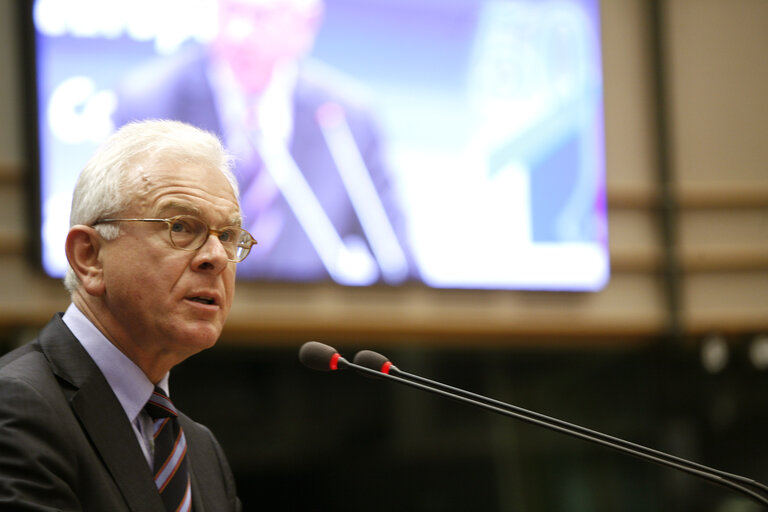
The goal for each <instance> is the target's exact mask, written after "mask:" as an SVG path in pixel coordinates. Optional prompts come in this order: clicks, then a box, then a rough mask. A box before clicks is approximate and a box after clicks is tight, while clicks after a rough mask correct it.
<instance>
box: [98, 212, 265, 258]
mask: <svg viewBox="0 0 768 512" xmlns="http://www.w3.org/2000/svg"><path fill="white" fill-rule="evenodd" d="M179 219H194V220H195V221H197V222H200V223H201V224H203V225H204V226H205V228H206V230H207V231H208V236H206V237H204V238H202V239H201V241H200V244H199V245H198V246H197V247H194V248H193V247H179V246H178V245H176V243H175V242H174V241H173V231H172V229H173V223H174V222H176V221H178V220H179ZM109 222H165V223H166V225H168V239H169V240H170V242H171V247H173V248H174V249H179V250H182V251H191V252H194V251H197V250H199V249H200V248H201V247H203V246H204V245H205V244H206V242H208V238H209V237H210V236H211V235H215V236H216V238H218V239H219V242H220V243H221V244H222V245H224V246H225V247H226V246H227V245H232V246H234V247H235V249H237V247H242V248H244V249H246V251H245V255H244V256H243V257H242V258H240V259H232V258H230V257H229V254H227V261H230V262H232V263H240V262H241V261H243V260H244V259H245V258H247V257H248V255H249V254H250V253H251V247H253V246H254V245H256V244H257V243H258V242H257V241H256V239H255V238H253V235H251V234H250V233H249V232H248V231H247V230H245V229H243V228H241V227H240V226H224V227H223V228H221V229H213V228H212V227H211V226H209V225H208V223H207V222H205V221H203V220H201V219H199V218H197V217H195V216H194V215H175V216H173V217H168V218H167V219H138V218H130V219H117V218H115V219H99V220H97V221H96V222H94V223H93V224H91V226H97V225H99V224H106V223H109ZM231 228H237V229H238V230H240V231H242V232H243V233H245V234H246V235H248V240H247V241H246V243H247V244H248V246H247V247H245V246H243V245H239V244H237V243H231V242H224V241H222V240H221V238H220V235H221V234H222V233H224V232H225V231H226V230H227V229H231ZM225 252H226V250H225Z"/></svg>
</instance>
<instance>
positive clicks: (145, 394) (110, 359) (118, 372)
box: [62, 304, 168, 422]
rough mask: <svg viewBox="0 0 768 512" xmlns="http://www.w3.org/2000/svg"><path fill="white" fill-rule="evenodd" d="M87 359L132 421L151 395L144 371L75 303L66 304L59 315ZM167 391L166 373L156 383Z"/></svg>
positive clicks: (151, 385) (151, 388) (152, 387)
mask: <svg viewBox="0 0 768 512" xmlns="http://www.w3.org/2000/svg"><path fill="white" fill-rule="evenodd" d="M62 319H63V320H64V323H65V324H66V325H67V327H69V330H70V331H72V334H74V335H75V338H77V340H78V341H79V342H80V344H81V345H82V346H83V348H84V349H85V351H86V352H88V355H90V356H91V359H93V361H94V362H95V363H96V366H98V367H99V370H101V373H102V374H103V375H104V378H105V379H107V383H109V387H111V388H112V391H113V392H114V393H115V396H116V397H117V400H118V401H119V402H120V405H121V406H122V407H123V410H124V411H125V414H126V415H127V416H128V419H129V420H130V421H131V422H133V421H134V420H135V419H136V416H137V415H138V414H139V413H140V412H141V411H142V410H143V409H144V406H145V405H146V403H147V400H149V397H150V396H151V395H152V391H153V390H154V388H155V385H154V384H152V382H150V380H149V379H148V378H147V376H146V375H145V374H144V372H143V371H142V370H141V368H139V367H138V366H136V364H135V363H134V362H133V361H131V360H130V359H129V358H128V356H126V355H125V354H123V353H122V352H121V351H120V350H119V349H118V348H117V347H116V346H115V345H114V344H112V342H110V341H109V340H108V339H107V338H106V336H104V334H103V333H102V332H101V331H99V329H98V328H97V327H96V326H95V325H93V323H92V322H91V321H90V320H89V319H88V318H87V317H86V316H85V315H84V314H83V313H82V312H81V311H80V310H79V309H78V308H77V306H75V305H74V304H70V305H69V307H68V308H67V311H66V312H65V313H64V316H63V318H62ZM158 386H159V387H160V388H161V389H162V390H163V391H165V393H166V394H167V393H168V373H166V374H165V376H164V377H163V379H162V380H161V381H160V382H159V383H158Z"/></svg>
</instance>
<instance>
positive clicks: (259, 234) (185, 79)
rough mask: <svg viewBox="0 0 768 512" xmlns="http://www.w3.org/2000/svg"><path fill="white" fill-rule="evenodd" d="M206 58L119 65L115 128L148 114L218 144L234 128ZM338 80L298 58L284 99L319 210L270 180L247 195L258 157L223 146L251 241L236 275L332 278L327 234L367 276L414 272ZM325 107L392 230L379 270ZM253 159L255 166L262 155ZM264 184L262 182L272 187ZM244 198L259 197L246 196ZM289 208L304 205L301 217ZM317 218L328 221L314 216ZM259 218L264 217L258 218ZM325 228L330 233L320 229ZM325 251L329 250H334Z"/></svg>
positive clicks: (370, 149) (369, 122)
mask: <svg viewBox="0 0 768 512" xmlns="http://www.w3.org/2000/svg"><path fill="white" fill-rule="evenodd" d="M209 64H210V62H209V59H208V56H207V54H206V53H205V51H203V50H202V49H200V48H194V49H191V50H189V49H188V50H186V51H181V52H180V53H179V54H176V55H173V56H169V57H164V58H159V59H157V60H155V61H152V62H150V63H148V64H146V65H144V66H142V67H139V68H138V69H135V70H132V71H130V72H128V73H127V74H126V78H125V80H123V81H122V83H121V84H120V85H119V86H118V87H117V89H116V91H117V97H118V104H117V110H116V112H115V114H114V116H113V120H114V122H115V125H116V126H120V125H122V124H123V123H125V122H129V121H132V120H139V119H148V118H167V119H177V120H180V121H184V122H187V123H190V124H193V125H196V126H198V127H200V128H203V129H206V130H208V131H211V132H213V133H216V134H217V135H219V136H220V137H221V138H222V140H223V141H224V142H225V144H227V143H228V141H231V140H232V136H233V133H234V132H233V131H234V130H236V129H237V128H234V127H231V126H226V125H225V124H224V122H223V120H222V115H221V112H219V111H218V109H217V108H218V105H217V97H216V92H215V90H214V88H213V85H212V80H211V79H210V66H209ZM344 78H346V77H344ZM344 78H342V77H341V75H340V74H339V73H338V72H335V71H334V70H329V69H328V67H327V66H325V65H323V64H321V63H318V62H316V61H311V60H309V61H303V62H301V63H299V64H298V72H297V76H296V81H295V89H294V90H293V93H292V96H291V100H292V116H293V117H292V132H291V137H290V142H289V148H288V149H289V153H290V158H291V160H292V161H293V162H295V164H296V168H297V169H298V171H300V174H301V176H300V177H299V178H302V179H303V181H305V182H306V185H308V189H309V190H310V191H311V195H312V196H313V197H314V198H316V204H317V206H319V208H316V209H315V210H311V209H309V210H306V209H307V208H309V207H310V206H313V205H312V204H309V203H312V202H313V201H314V199H313V198H311V197H310V198H306V195H305V196H301V195H298V196H296V197H294V198H293V201H291V200H290V199H291V197H287V195H286V193H285V190H283V189H280V187H277V188H278V189H279V190H277V193H276V194H274V198H268V199H264V198H263V197H262V196H263V195H264V194H263V192H264V191H263V190H254V192H255V194H252V193H251V192H252V191H251V188H250V187H251V186H252V185H255V188H256V189H258V188H259V187H261V185H259V184H257V175H258V170H257V167H258V163H257V164H254V163H253V162H254V160H256V161H259V160H260V159H259V155H258V153H257V151H255V150H252V153H255V154H246V153H247V152H245V153H244V152H243V151H240V150H239V149H238V148H233V147H229V149H230V151H232V152H234V153H235V154H236V156H237V157H238V159H237V161H236V163H235V166H236V174H237V176H238V180H239V181H240V188H241V201H242V208H243V216H244V222H243V225H244V227H245V228H246V229H248V230H249V231H251V232H252V233H253V235H254V237H255V238H256V240H258V242H259V245H258V246H256V247H255V248H254V250H253V251H252V254H251V256H250V258H249V259H248V261H246V262H244V264H243V265H241V266H240V267H239V268H238V276H240V277H246V278H264V279H276V280H295V281H306V280H321V279H326V278H327V277H328V276H329V274H330V276H331V277H333V278H334V279H336V280H337V281H338V280H339V279H337V278H336V276H334V275H333V272H332V271H330V272H329V267H330V266H332V265H335V264H336V263H335V262H333V261H332V262H331V263H330V264H329V259H331V260H332V259H333V258H334V256H333V254H332V255H331V256H330V257H326V258H325V259H324V258H323V254H321V253H322V250H323V246H324V244H325V242H323V241H322V240H328V239H329V238H332V237H328V236H325V235H324V233H325V234H327V233H328V232H329V231H330V232H331V233H332V234H337V235H338V240H341V241H342V242H343V243H344V245H345V246H347V247H351V248H353V249H358V252H359V249H360V248H362V249H363V252H365V253H367V254H368V255H369V256H370V258H369V259H370V260H371V261H374V262H375V263H376V267H377V272H376V275H375V276H374V279H373V281H376V280H381V279H383V280H385V281H387V282H390V283H399V282H402V281H404V280H405V279H407V278H408V277H411V276H413V275H414V274H415V266H414V264H413V261H412V257H411V255H410V251H409V250H408V244H407V236H406V234H405V223H404V217H403V215H402V212H401V209H400V208H399V205H398V199H397V194H396V190H395V187H394V183H393V180H392V177H391V176H390V174H389V169H388V168H387V165H386V163H385V155H384V154H383V149H382V142H381V138H380V135H379V131H378V129H377V128H376V123H375V122H374V119H373V117H372V115H371V113H370V111H369V109H368V108H367V105H366V103H365V102H364V101H359V100H358V98H359V97H360V94H358V92H357V91H356V89H355V87H352V86H350V83H349V82H348V81H346V80H345V79H344ZM328 106H331V107H332V108H333V109H334V110H335V111H336V112H341V113H342V116H343V123H344V125H345V126H346V127H348V128H349V133H351V135H352V138H353V139H354V143H353V145H351V146H352V147H347V148H346V149H348V150H349V152H350V153H353V154H352V157H354V158H357V156H358V155H359V160H360V161H362V162H363V164H364V165H363V166H362V169H363V170H364V174H365V176H364V177H363V178H364V180H365V181H367V182H368V183H370V184H371V185H372V189H371V190H374V191H375V196H376V197H375V201H362V202H363V203H371V202H377V201H378V202H379V204H380V205H381V208H380V209H381V210H382V211H383V212H385V215H386V222H385V224H388V226H385V227H387V228H389V229H391V231H392V233H393V234H394V236H393V237H389V238H388V239H386V237H384V238H383V239H382V240H380V242H379V247H382V248H383V249H379V252H381V251H382V250H385V251H389V252H392V251H394V252H395V263H393V264H392V265H390V266H389V267H387V265H386V264H385V263H382V258H381V257H380V253H377V250H376V247H375V244H374V243H372V237H379V238H381V237H380V235H381V233H382V232H381V230H379V229H378V228H376V229H366V227H365V225H364V222H361V221H362V219H361V211H360V208H359V206H360V205H359V204H354V201H353V198H352V197H351V193H350V185H349V183H345V181H344V179H343V176H342V174H341V172H340V169H339V157H338V155H334V154H333V153H332V151H331V149H330V148H329V144H328V140H327V137H328V130H327V129H325V128H327V126H324V121H323V115H322V113H323V111H324V109H326V108H327V107H328ZM325 124H328V123H325ZM348 146H350V145H349V144H348ZM259 163H261V164H262V165H263V163H264V162H263V161H260V162H259ZM272 170H274V169H272ZM262 171H263V169H262ZM272 181H273V183H272V184H271V186H272V187H274V180H272ZM294 188H295V187H294ZM254 196H258V197H259V199H252V198H253V197H254ZM305 198H306V199H312V201H309V200H306V199H305ZM265 203H268V204H265ZM363 206H365V205H363ZM299 210H306V212H305V213H304V217H303V219H302V214H301V213H302V212H300V211H299ZM322 216H325V218H326V219H327V221H329V224H328V223H325V220H324V219H321V218H320V217H322ZM264 219H266V220H268V221H270V222H261V221H262V220H264ZM380 224H382V223H380ZM331 226H332V231H331V230H330V229H325V228H329V227H331ZM323 229H325V231H323ZM385 231H386V230H385ZM384 235H386V233H384ZM324 236H325V238H323V237H324ZM318 240H321V241H320V242H318ZM326 245H327V244H326ZM328 252H329V253H333V252H334V250H333V249H331V250H329V251H328ZM342 280H343V279H342ZM352 284H370V283H367V282H360V283H352Z"/></svg>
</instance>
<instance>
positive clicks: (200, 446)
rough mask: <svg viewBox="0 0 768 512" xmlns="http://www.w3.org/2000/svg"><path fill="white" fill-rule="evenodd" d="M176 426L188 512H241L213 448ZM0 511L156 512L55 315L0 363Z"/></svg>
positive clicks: (138, 465)
mask: <svg viewBox="0 0 768 512" xmlns="http://www.w3.org/2000/svg"><path fill="white" fill-rule="evenodd" d="M180 421H181V425H182V428H183V429H184V433H185V436H186V438H187V443H188V452H187V453H188V457H189V467H190V472H191V478H192V493H193V494H192V496H193V510H194V511H195V512H202V511H206V512H210V511H235V510H240V502H239V500H238V498H237V496H236V494H235V485H234V478H233V476H232V472H231V470H230V468H229V464H228V463H227V460H226V459H225V457H224V454H223V452H222V450H221V447H220V446H219V444H218V442H217V441H216V439H215V438H214V437H213V435H212V434H211V432H210V431H209V430H208V429H207V428H205V427H204V426H202V425H199V424H197V423H195V422H193V421H192V420H190V419H189V418H188V417H186V416H184V415H183V414H181V415H180ZM0 510H3V511H52V510H62V511H93V512H121V511H137V512H138V511H140V512H154V511H156V512H164V510H165V509H164V508H163V504H162V501H161V499H160V495H159V494H158V492H157V488H156V487H155V483H154V481H153V479H152V472H151V470H150V468H149V465H148V464H147V461H146V459H145V458H144V455H143V453H142V451H141V448H140V447H139V444H138V442H137V440H136V435H135V434H134V431H133V429H132V427H131V425H130V422H129V421H128V418H127V417H126V415H125V412H124V411H123V409H122V407H121V405H120V402H119V401H118V400H117V397H115V395H114V393H113V392H112V389H111V388H110V387H109V384H108V383H107V381H106V379H105V378H104V376H103V375H102V373H101V372H100V371H99V369H98V367H97V366H96V364H95V363H94V362H93V360H92V359H91V358H90V356H89V355H88V353H87V352H86V351H85V349H83V347H82V346H81V345H80V343H79V342H78V341H77V339H76V338H75V337H74V335H73V334H72V333H71V332H70V331H69V329H68V328H67V327H66V325H65V324H64V322H63V321H62V319H61V315H56V316H55V317H54V318H53V319H52V320H51V322H50V323H49V324H48V325H47V326H46V327H45V328H44V329H43V330H42V331H41V332H40V335H39V337H38V338H37V339H36V340H34V341H33V342H31V343H29V344H27V345H25V346H23V347H20V348H18V349H16V350H14V351H12V352H10V353H8V354H6V355H5V356H4V357H2V358H0Z"/></svg>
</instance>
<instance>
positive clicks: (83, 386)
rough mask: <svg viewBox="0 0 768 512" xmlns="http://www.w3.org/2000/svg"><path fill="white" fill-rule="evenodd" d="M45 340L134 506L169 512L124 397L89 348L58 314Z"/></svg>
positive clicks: (54, 366)
mask: <svg viewBox="0 0 768 512" xmlns="http://www.w3.org/2000/svg"><path fill="white" fill-rule="evenodd" d="M40 346H41V347H42V350H43V352H44V353H45V355H46V357H47V358H48V360H49V361H50V363H51V367H52V369H53V371H54V373H55V374H56V375H57V376H58V377H59V378H61V379H63V380H65V381H67V382H68V383H69V384H70V385H71V386H72V388H71V389H69V390H65V394H66V395H67V396H68V398H69V400H70V404H71V406H72V409H73V411H74V412H75V414H76V415H77V417H78V419H79V420H80V423H81V424H82V426H83V430H84V431H85V432H86V434H87V436H88V437H89V439H90V440H91V442H92V443H93V446H94V449H95V450H96V451H97V452H98V454H99V455H100V457H101V459H102V460H103V462H104V465H105V466H106V469H107V471H109V473H110V474H111V475H112V478H113V479H114V481H115V482H116V484H117V486H118V487H119V488H120V491H121V492H122V494H123V497H124V498H125V501H126V502H127V503H128V506H129V507H130V509H131V510H134V511H137V512H138V511H141V512H145V511H146V512H151V511H157V512H164V511H165V508H164V507H163V504H162V500H161V499H160V495H159V494H158V492H157V489H156V487H155V483H154V480H153V478H152V472H151V471H150V470H149V467H148V465H147V462H146V459H145V458H144V455H143V453H142V451H141V449H140V447H139V445H138V441H137V440H136V435H135V433H134V431H133V427H131V424H130V422H129V421H128V418H127V417H126V416H125V411H124V410H123V408H122V406H121V405H120V402H119V401H118V400H117V398H116V397H115V394H114V393H113V392H112V389H111V388H110V387H109V384H108V383H107V381H106V379H105V378H104V376H103V375H102V374H101V372H100V371H99V369H98V367H97V366H96V364H95V363H94V362H93V360H92V359H91V358H90V356H89V355H88V353H87V352H86V351H85V349H84V348H83V347H82V345H80V343H79V342H78V341H77V339H76V338H75V337H74V335H72V333H71V332H70V331H69V329H67V327H66V325H65V324H64V322H63V321H62V320H61V316H60V315H57V316H55V317H54V318H53V320H51V322H50V323H49V324H48V325H47V326H46V327H45V329H43V331H42V332H41V334H40Z"/></svg>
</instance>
